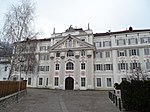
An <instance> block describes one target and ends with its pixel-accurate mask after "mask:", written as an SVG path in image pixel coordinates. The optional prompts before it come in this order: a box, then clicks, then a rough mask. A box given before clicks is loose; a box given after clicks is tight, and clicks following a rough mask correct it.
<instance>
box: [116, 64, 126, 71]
mask: <svg viewBox="0 0 150 112" xmlns="http://www.w3.org/2000/svg"><path fill="white" fill-rule="evenodd" d="M118 70H128V63H118Z"/></svg>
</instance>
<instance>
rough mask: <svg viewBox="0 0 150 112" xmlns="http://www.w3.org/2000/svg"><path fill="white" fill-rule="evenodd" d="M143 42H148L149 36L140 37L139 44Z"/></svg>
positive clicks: (149, 41)
mask: <svg viewBox="0 0 150 112" xmlns="http://www.w3.org/2000/svg"><path fill="white" fill-rule="evenodd" d="M143 43H150V37H143V38H141V44H143Z"/></svg>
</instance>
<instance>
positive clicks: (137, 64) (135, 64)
mask: <svg viewBox="0 0 150 112" xmlns="http://www.w3.org/2000/svg"><path fill="white" fill-rule="evenodd" d="M130 69H131V70H133V69H141V64H140V63H130Z"/></svg>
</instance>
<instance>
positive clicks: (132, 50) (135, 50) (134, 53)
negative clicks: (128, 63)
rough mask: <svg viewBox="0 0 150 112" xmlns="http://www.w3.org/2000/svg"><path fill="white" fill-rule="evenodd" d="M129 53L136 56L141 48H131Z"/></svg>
mask: <svg viewBox="0 0 150 112" xmlns="http://www.w3.org/2000/svg"><path fill="white" fill-rule="evenodd" d="M129 54H130V56H135V55H138V56H139V49H130V50H129Z"/></svg>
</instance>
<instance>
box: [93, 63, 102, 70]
mask: <svg viewBox="0 0 150 112" xmlns="http://www.w3.org/2000/svg"><path fill="white" fill-rule="evenodd" d="M94 67H95V70H96V71H99V70H103V65H102V64H95V65H94Z"/></svg>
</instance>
